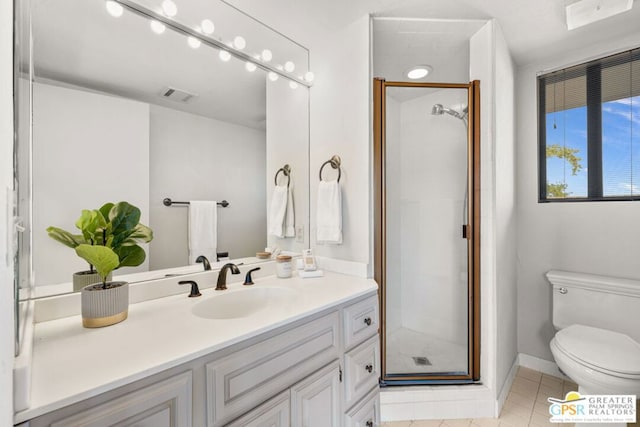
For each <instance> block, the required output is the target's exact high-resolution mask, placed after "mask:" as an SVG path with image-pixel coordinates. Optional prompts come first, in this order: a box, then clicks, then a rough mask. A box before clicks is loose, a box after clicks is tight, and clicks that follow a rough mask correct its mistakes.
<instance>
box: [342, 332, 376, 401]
mask: <svg viewBox="0 0 640 427" xmlns="http://www.w3.org/2000/svg"><path fill="white" fill-rule="evenodd" d="M379 377H380V341H379V340H378V336H375V337H372V338H371V339H369V341H366V342H365V343H363V344H361V345H359V346H358V347H356V348H354V349H353V350H351V351H350V352H348V353H347V354H345V355H344V387H345V403H346V406H345V408H350V407H351V405H353V404H354V403H356V402H357V401H358V400H360V398H362V397H363V396H364V395H366V394H367V393H369V391H371V389H372V388H377V386H378V378H379Z"/></svg>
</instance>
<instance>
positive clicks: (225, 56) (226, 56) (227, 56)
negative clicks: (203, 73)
mask: <svg viewBox="0 0 640 427" xmlns="http://www.w3.org/2000/svg"><path fill="white" fill-rule="evenodd" d="M218 57H219V58H220V60H221V61H224V62H228V61H229V60H230V59H231V54H230V53H229V52H227V51H226V50H221V51H220V53H218Z"/></svg>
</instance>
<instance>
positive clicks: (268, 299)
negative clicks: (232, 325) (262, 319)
mask: <svg viewBox="0 0 640 427" xmlns="http://www.w3.org/2000/svg"><path fill="white" fill-rule="evenodd" d="M295 294H296V292H295V291H294V290H292V289H283V288H257V287H256V288H249V289H243V290H240V291H236V292H229V293H222V294H220V295H215V296H212V297H210V298H208V299H206V300H204V301H201V302H199V303H197V304H196V305H195V306H194V307H193V308H192V309H191V312H192V313H193V314H194V315H196V316H198V317H202V318H205V319H239V318H242V317H249V316H252V315H254V314H256V313H258V312H259V311H261V310H263V309H265V308H267V307H268V306H270V305H279V304H282V303H286V302H287V300H289V301H291V300H292V299H291V297H292V296H294V295H295Z"/></svg>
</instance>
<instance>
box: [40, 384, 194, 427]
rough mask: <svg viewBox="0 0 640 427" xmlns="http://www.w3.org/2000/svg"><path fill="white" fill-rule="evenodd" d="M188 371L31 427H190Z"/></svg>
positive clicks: (48, 417)
mask: <svg viewBox="0 0 640 427" xmlns="http://www.w3.org/2000/svg"><path fill="white" fill-rule="evenodd" d="M191 384H192V382H191V371H189V372H185V373H183V374H180V375H176V376H174V377H171V378H168V379H166V380H164V381H160V382H159V383H156V384H153V385H150V386H148V387H145V388H142V389H140V390H137V391H134V392H131V393H127V394H124V395H122V396H121V397H118V398H116V399H113V400H110V401H108V402H105V403H103V404H99V405H97V406H94V407H91V408H89V409H86V410H83V411H81V412H77V413H75V414H73V415H69V414H65V409H62V410H60V411H57V412H52V413H50V414H47V415H44V416H42V417H40V418H36V419H35V420H31V421H30V424H29V425H30V426H32V427H39V426H51V427H73V426H78V427H80V426H92V427H101V426H104V427H107V426H118V427H125V426H128V427H133V426H135V427H143V426H149V427H151V426H153V427H158V426H167V427H168V426H181V427H182V426H185V427H187V426H190V425H191V411H192V404H191Z"/></svg>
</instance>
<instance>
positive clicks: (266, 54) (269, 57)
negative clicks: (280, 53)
mask: <svg viewBox="0 0 640 427" xmlns="http://www.w3.org/2000/svg"><path fill="white" fill-rule="evenodd" d="M272 59H273V53H271V51H270V50H269V49H264V50H263V51H262V60H263V61H264V62H269V61H271V60H272Z"/></svg>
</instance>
